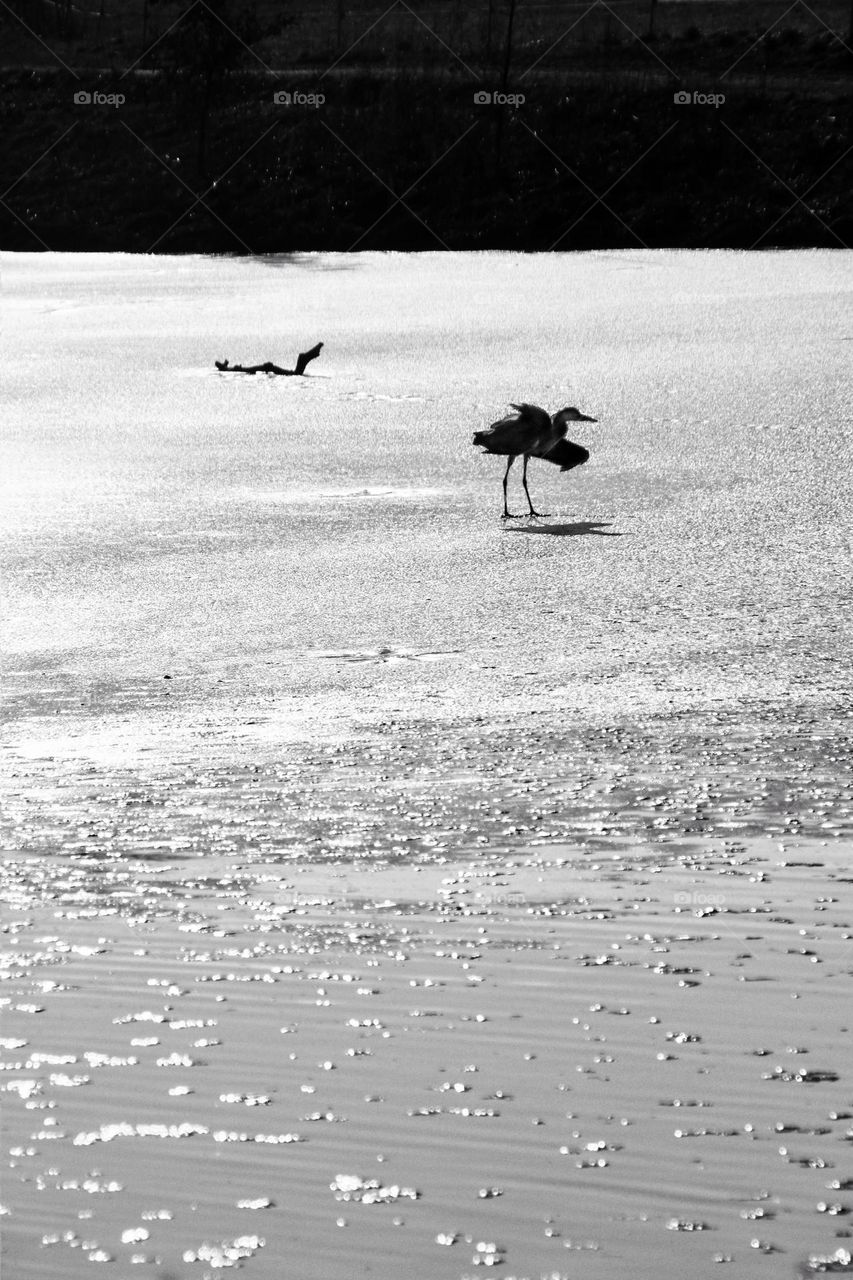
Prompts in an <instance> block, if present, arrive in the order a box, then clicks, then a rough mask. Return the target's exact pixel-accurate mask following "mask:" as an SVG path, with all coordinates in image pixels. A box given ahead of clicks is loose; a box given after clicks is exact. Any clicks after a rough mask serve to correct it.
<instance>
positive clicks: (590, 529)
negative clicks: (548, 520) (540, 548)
mask: <svg viewBox="0 0 853 1280" xmlns="http://www.w3.org/2000/svg"><path fill="white" fill-rule="evenodd" d="M610 523H611V521H609V520H606V521H602V520H579V521H578V522H577V523H576V524H523V525H510V526H509V527H508V528H507V533H546V534H549V535H550V536H551V537H552V538H579V537H581V536H582V535H583V534H586V533H595V534H598V536H599V537H600V538H624V536H625V535H624V534H623V533H607V532H606V530H607V528H608V526H609V524H610Z"/></svg>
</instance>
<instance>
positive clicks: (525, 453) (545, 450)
mask: <svg viewBox="0 0 853 1280" xmlns="http://www.w3.org/2000/svg"><path fill="white" fill-rule="evenodd" d="M511 408H513V409H515V410H516V412H515V414H513V415H511V416H510V417H508V418H501V420H500V422H493V423H492V425H491V426H490V427H487V428H486V430H485V431H475V432H474V441H473V443H474V444H478V445H481V446H482V448H483V449H484V450H485V452H486V453H499V454H503V455H509V461H508V462H507V464H506V471H505V472H504V512H503V516H502V519H504V520H517V519H519V517H518V516H516V515H514V514H513V513H512V512H511V511H510V510H509V509H508V507H507V500H506V486H507V481H508V480H509V471H510V467H511V466H512V464H513V463H514V462H515V460H516V458H517V457H518V456H519V455H521V456H522V457H523V458H524V467H523V470H522V473H521V483H522V484H523V485H524V492H525V493H526V494H527V504H528V506H529V507H530V514H531V515H532V516H544V515H547V512H545V511H535V510H534V508H533V503H532V501H531V499H530V490H529V489H528V488H527V460H528V458H544V459H545V461H546V462H553V463H555V464H556V466H558V467H559V468H560V470H561V471H571V469H572V467H580V466H582V465H583V463H585V462H586V460H587V458H588V457H589V450H587V449H584V447H583V445H579V444H574V443H573V442H572V441H571V440H567V439H566V432H567V431H568V429H569V426H568V424H569V423H570V422H597V421H598V419H597V418H588V417H587V416H586V414H585V413H581V412H580V410H579V409H575V408H570V409H560V411H559V412H558V413H555V414H554V416H553V418H552V417H551V415H550V414H549V413H547V412H546V411H545V410H544V409H540V408H539V406H538V405H536V404H514V405H512V406H511Z"/></svg>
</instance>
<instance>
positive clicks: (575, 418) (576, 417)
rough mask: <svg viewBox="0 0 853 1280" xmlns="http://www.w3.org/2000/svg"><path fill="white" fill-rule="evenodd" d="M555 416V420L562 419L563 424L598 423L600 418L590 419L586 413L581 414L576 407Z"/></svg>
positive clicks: (563, 410)
mask: <svg viewBox="0 0 853 1280" xmlns="http://www.w3.org/2000/svg"><path fill="white" fill-rule="evenodd" d="M554 416H555V418H561V419H562V421H563V422H598V418H588V417H587V416H586V414H585V413H581V411H580V409H575V408H574V406H572V408H570V409H561V410H560V412H559V413H557V414H555V415H554Z"/></svg>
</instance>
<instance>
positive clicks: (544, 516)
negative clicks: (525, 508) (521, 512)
mask: <svg viewBox="0 0 853 1280" xmlns="http://www.w3.org/2000/svg"><path fill="white" fill-rule="evenodd" d="M530 514H531V515H532V516H536V518H537V520H548V519H550V516H551V512H550V511H534V510H533V508H532V507H531V508H530Z"/></svg>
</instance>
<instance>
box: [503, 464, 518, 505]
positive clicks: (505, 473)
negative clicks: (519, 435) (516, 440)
mask: <svg viewBox="0 0 853 1280" xmlns="http://www.w3.org/2000/svg"><path fill="white" fill-rule="evenodd" d="M517 456H518V455H517V454H514V453H511V454H510V456H509V461H508V462H507V464H506V471H505V472H504V513H503V515H502V516H501V519H502V520H517V519H518V516H516V515H514V514H513V513H512V512H511V511H510V510H509V508H508V507H507V505H506V485H507V481H508V480H509V469H510V467H511V466H512V464H513V463H514V462H515V459H516V457H517Z"/></svg>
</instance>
